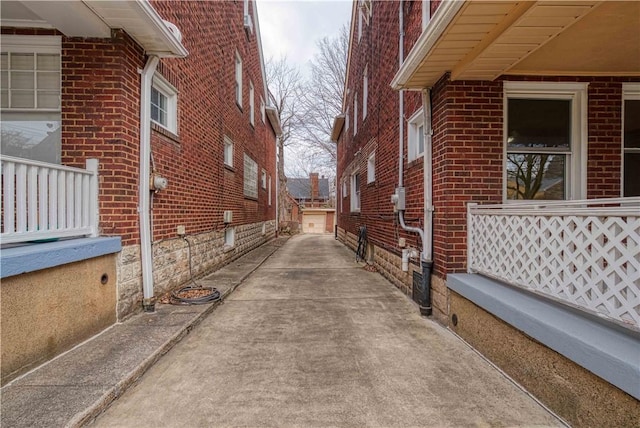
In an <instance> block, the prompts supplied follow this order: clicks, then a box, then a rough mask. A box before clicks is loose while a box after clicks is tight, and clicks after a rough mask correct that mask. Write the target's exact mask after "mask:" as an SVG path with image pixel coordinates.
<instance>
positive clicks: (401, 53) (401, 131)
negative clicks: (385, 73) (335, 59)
mask: <svg viewBox="0 0 640 428" xmlns="http://www.w3.org/2000/svg"><path fill="white" fill-rule="evenodd" d="M403 3H404V2H403V0H400V4H399V7H398V22H399V26H400V38H399V39H400V42H399V46H398V67H399V68H400V67H402V63H403V62H404V10H403ZM398 129H399V132H398V148H399V157H398V187H403V186H404V177H403V176H404V90H402V89H401V90H400V92H399V108H398ZM398 220H399V221H400V227H402V229H404V230H406V231H407V232H414V233H417V234H418V235H420V239H421V240H422V259H423V260H427V259H426V258H425V248H426V243H425V236H424V232H423V230H422V229H420V228H419V227H413V226H407V225H406V224H405V222H404V210H400V211H398Z"/></svg>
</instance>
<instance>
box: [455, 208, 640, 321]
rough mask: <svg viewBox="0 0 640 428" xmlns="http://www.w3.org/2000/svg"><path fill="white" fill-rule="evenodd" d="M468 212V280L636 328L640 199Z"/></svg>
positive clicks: (639, 305)
mask: <svg viewBox="0 0 640 428" xmlns="http://www.w3.org/2000/svg"><path fill="white" fill-rule="evenodd" d="M467 211H468V212H467V220H468V225H467V227H468V229H467V233H468V236H467V266H468V270H469V272H470V273H480V274H483V275H486V276H489V277H492V278H495V279H497V280H500V281H503V282H507V283H509V284H512V285H515V286H518V287H522V288H525V289H528V290H531V291H534V292H536V293H539V294H543V295H545V296H547V297H551V298H553V299H556V300H559V301H561V302H563V303H565V304H568V305H571V306H574V307H578V308H580V309H582V310H586V311H589V312H592V313H595V314H597V315H600V316H603V317H605V318H609V319H612V320H615V321H616V322H621V323H623V324H625V325H627V326H630V327H631V328H633V329H638V327H640V198H620V199H590V200H582V201H557V202H547V201H531V203H522V204H520V203H517V204H504V205H483V206H480V205H476V204H469V205H468V208H467Z"/></svg>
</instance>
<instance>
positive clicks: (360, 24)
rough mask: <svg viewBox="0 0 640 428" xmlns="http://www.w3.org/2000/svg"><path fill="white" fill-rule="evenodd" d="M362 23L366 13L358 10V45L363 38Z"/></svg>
mask: <svg viewBox="0 0 640 428" xmlns="http://www.w3.org/2000/svg"><path fill="white" fill-rule="evenodd" d="M362 21H364V13H363V12H362V9H361V8H358V43H360V39H361V38H362Z"/></svg>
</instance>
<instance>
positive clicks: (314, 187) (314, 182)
mask: <svg viewBox="0 0 640 428" xmlns="http://www.w3.org/2000/svg"><path fill="white" fill-rule="evenodd" d="M309 181H310V182H311V200H312V201H315V200H316V199H318V173H317V172H312V173H310V174H309Z"/></svg>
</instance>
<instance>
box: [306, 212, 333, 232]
mask: <svg viewBox="0 0 640 428" xmlns="http://www.w3.org/2000/svg"><path fill="white" fill-rule="evenodd" d="M334 218H335V209H333V208H309V209H303V210H302V232H303V233H333V224H334Z"/></svg>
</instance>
